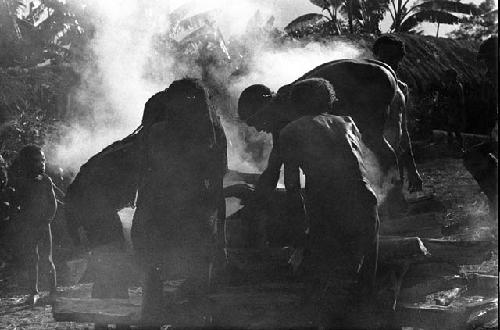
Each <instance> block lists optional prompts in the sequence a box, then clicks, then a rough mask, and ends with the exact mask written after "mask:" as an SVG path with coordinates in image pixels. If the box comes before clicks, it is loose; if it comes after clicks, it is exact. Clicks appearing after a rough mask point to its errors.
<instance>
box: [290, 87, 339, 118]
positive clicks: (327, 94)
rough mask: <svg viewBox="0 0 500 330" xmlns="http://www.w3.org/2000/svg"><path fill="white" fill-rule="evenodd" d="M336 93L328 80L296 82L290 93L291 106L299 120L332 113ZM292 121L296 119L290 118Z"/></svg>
mask: <svg viewBox="0 0 500 330" xmlns="http://www.w3.org/2000/svg"><path fill="white" fill-rule="evenodd" d="M335 100H336V98H335V91H334V89H333V87H332V85H331V84H330V82H328V81H327V80H325V79H323V78H310V79H305V80H301V81H298V82H296V83H295V84H293V86H292V89H291V91H290V105H291V107H293V109H294V111H293V112H292V113H293V114H294V115H295V116H296V117H297V118H298V117H302V116H314V115H319V114H321V113H332V112H333V104H334V102H335ZM289 119H290V121H293V120H295V119H296V118H289Z"/></svg>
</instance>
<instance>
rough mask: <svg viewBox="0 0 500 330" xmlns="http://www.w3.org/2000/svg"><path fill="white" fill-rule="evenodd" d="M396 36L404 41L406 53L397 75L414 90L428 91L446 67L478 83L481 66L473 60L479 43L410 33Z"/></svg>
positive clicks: (469, 81) (467, 79) (462, 79)
mask: <svg viewBox="0 0 500 330" xmlns="http://www.w3.org/2000/svg"><path fill="white" fill-rule="evenodd" d="M399 37H400V38H401V39H402V40H403V41H404V42H405V44H406V57H405V59H404V60H403V63H402V64H401V66H400V67H399V69H398V75H399V76H400V77H401V80H403V81H405V82H406V83H407V84H408V85H409V86H410V88H411V89H412V91H413V92H414V93H417V94H421V93H426V92H428V91H429V89H430V88H432V87H433V86H435V85H436V84H439V83H440V81H441V79H442V77H443V73H444V71H445V70H447V69H450V68H452V69H455V70H456V71H457V72H458V75H459V79H460V80H461V81H462V82H463V83H467V84H472V85H475V84H479V82H480V80H481V70H480V67H479V63H478V62H477V60H476V54H477V51H478V49H479V43H477V42H475V41H463V40H462V41H458V40H452V39H446V38H435V37H431V36H419V35H410V34H400V35H399Z"/></svg>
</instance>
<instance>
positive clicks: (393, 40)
mask: <svg viewBox="0 0 500 330" xmlns="http://www.w3.org/2000/svg"><path fill="white" fill-rule="evenodd" d="M383 45H391V46H396V47H398V48H399V51H400V52H401V55H402V56H405V55H406V49H405V43H404V41H403V40H401V39H399V38H398V37H397V36H396V35H394V34H384V35H382V36H380V37H379V38H377V40H375V43H374V44H373V47H372V51H373V54H375V56H378V54H379V51H380V47H382V46H383Z"/></svg>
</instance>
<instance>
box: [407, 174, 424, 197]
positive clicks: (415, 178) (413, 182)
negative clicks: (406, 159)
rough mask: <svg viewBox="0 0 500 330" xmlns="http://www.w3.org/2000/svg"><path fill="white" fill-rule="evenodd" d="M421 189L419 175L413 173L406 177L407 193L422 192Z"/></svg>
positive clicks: (421, 183) (421, 184)
mask: <svg viewBox="0 0 500 330" xmlns="http://www.w3.org/2000/svg"><path fill="white" fill-rule="evenodd" d="M422 189H423V182H422V178H421V177H420V174H419V173H418V172H417V171H415V173H414V174H412V175H408V191H409V192H411V193H412V192H416V191H422Z"/></svg>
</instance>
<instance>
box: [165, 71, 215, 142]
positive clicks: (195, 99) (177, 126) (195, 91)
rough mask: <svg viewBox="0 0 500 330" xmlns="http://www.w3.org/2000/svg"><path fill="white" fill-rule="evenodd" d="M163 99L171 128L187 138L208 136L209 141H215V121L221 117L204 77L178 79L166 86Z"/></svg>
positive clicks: (195, 138)
mask: <svg viewBox="0 0 500 330" xmlns="http://www.w3.org/2000/svg"><path fill="white" fill-rule="evenodd" d="M164 102H165V104H166V107H167V111H166V118H165V121H166V124H167V127H168V129H169V130H171V131H175V132H176V134H181V135H182V136H184V138H185V139H186V141H188V140H189V141H192V140H198V141H202V140H203V141H205V140H206V141H208V143H209V144H210V145H213V144H214V143H215V132H214V125H213V124H214V123H215V122H217V121H218V117H217V114H216V113H215V108H214V107H212V105H211V104H210V96H209V93H208V90H207V88H206V87H205V86H204V85H203V83H202V82H201V80H199V79H194V78H183V79H180V80H175V81H174V82H172V84H170V86H169V87H168V88H167V89H166V90H165V95H164Z"/></svg>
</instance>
